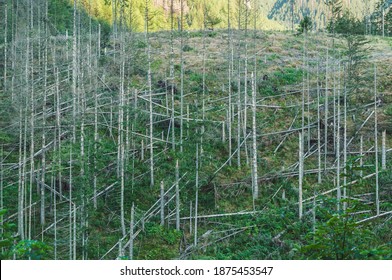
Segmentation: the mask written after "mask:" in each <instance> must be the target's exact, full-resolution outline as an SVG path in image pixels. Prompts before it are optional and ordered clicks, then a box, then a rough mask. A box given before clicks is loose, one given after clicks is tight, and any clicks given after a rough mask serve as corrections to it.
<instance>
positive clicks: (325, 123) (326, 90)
mask: <svg viewBox="0 0 392 280" xmlns="http://www.w3.org/2000/svg"><path fill="white" fill-rule="evenodd" d="M328 60H329V50H328V48H327V58H326V65H325V99H324V112H325V113H324V172H326V170H327V154H328Z"/></svg>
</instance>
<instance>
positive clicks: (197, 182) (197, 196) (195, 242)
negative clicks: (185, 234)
mask: <svg viewBox="0 0 392 280" xmlns="http://www.w3.org/2000/svg"><path fill="white" fill-rule="evenodd" d="M198 207H199V145H198V144H196V195H195V231H194V236H193V246H194V247H196V246H197V226H198V220H197V219H198V214H199V213H198Z"/></svg>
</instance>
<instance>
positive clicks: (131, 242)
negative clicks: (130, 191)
mask: <svg viewBox="0 0 392 280" xmlns="http://www.w3.org/2000/svg"><path fill="white" fill-rule="evenodd" d="M134 227H135V204H134V203H132V209H131V225H130V230H129V259H130V260H133V241H134V237H133V235H134V230H135V229H134Z"/></svg>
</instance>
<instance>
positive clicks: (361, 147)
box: [359, 135, 363, 178]
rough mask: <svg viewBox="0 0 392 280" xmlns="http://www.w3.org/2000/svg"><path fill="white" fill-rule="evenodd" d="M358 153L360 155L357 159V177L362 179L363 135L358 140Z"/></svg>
mask: <svg viewBox="0 0 392 280" xmlns="http://www.w3.org/2000/svg"><path fill="white" fill-rule="evenodd" d="M359 149H360V151H359V153H360V155H359V156H360V158H359V166H360V168H361V169H360V170H359V176H360V177H361V178H362V177H363V135H361V138H360V144H359Z"/></svg>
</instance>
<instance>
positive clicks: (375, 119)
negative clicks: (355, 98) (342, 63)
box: [374, 65, 380, 216]
mask: <svg viewBox="0 0 392 280" xmlns="http://www.w3.org/2000/svg"><path fill="white" fill-rule="evenodd" d="M374 155H375V163H374V165H375V167H376V212H377V216H378V215H380V195H379V186H378V123H377V66H376V65H374Z"/></svg>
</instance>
